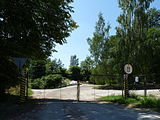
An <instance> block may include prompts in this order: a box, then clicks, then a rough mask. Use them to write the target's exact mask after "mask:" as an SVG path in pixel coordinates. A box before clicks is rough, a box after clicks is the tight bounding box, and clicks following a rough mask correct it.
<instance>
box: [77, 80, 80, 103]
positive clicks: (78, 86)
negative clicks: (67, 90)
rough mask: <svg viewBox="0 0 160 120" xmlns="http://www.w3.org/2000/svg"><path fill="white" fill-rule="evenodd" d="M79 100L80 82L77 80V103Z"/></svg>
mask: <svg viewBox="0 0 160 120" xmlns="http://www.w3.org/2000/svg"><path fill="white" fill-rule="evenodd" d="M79 99H80V82H79V80H78V81H77V101H79Z"/></svg>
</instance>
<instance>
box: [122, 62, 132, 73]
mask: <svg viewBox="0 0 160 120" xmlns="http://www.w3.org/2000/svg"><path fill="white" fill-rule="evenodd" d="M124 71H125V73H127V74H131V73H132V71H133V68H132V66H131V65H130V64H126V65H125V66H124Z"/></svg>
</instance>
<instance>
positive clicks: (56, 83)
mask: <svg viewBox="0 0 160 120" xmlns="http://www.w3.org/2000/svg"><path fill="white" fill-rule="evenodd" d="M42 79H44V81H45V82H46V84H45V88H49V89H52V88H59V87H61V85H62V80H63V79H64V78H63V77H62V76H61V75H48V76H45V77H42Z"/></svg>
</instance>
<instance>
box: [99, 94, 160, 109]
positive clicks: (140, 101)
mask: <svg viewBox="0 0 160 120" xmlns="http://www.w3.org/2000/svg"><path fill="white" fill-rule="evenodd" d="M99 100H100V101H108V102H113V103H118V104H125V105H131V106H133V107H136V108H145V109H150V110H154V111H157V112H160V99H158V98H155V97H153V96H148V97H143V96H138V95H131V96H130V97H128V98H124V97H122V96H120V95H119V96H115V95H112V96H106V97H102V98H100V99H99Z"/></svg>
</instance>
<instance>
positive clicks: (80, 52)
mask: <svg viewBox="0 0 160 120" xmlns="http://www.w3.org/2000/svg"><path fill="white" fill-rule="evenodd" d="M71 6H73V7H74V9H73V10H74V13H72V18H73V20H74V21H76V22H77V24H78V25H79V27H78V28H77V29H75V30H74V31H73V32H72V33H71V35H70V37H68V38H66V40H67V43H66V44H63V45H56V48H55V49H56V50H57V51H58V52H54V53H53V54H52V56H51V58H52V59H60V60H61V61H62V63H63V64H64V67H65V68H68V67H69V65H70V57H71V56H72V55H76V56H77V57H78V58H79V64H80V62H81V61H83V60H85V58H86V57H87V56H89V55H90V53H89V45H88V43H87V38H88V37H90V38H92V36H93V32H94V31H95V25H96V22H97V21H98V14H99V13H100V12H101V13H102V14H103V17H104V19H105V21H106V22H109V24H110V25H111V29H110V35H114V34H115V32H116V31H115V27H116V26H118V23H117V21H116V19H117V17H118V16H119V15H120V13H121V10H120V8H118V2H117V0H74V2H73V3H72V4H71ZM151 7H156V8H158V9H160V0H155V1H154V3H152V4H151Z"/></svg>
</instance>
